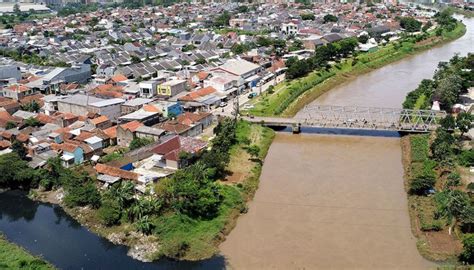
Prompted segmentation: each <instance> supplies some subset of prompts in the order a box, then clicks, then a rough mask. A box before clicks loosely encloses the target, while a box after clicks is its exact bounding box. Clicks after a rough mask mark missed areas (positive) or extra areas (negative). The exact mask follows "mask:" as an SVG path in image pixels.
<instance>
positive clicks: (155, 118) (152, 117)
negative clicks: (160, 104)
mask: <svg viewBox="0 0 474 270" xmlns="http://www.w3.org/2000/svg"><path fill="white" fill-rule="evenodd" d="M131 121H138V122H141V123H144V124H146V125H153V124H156V123H158V122H159V121H160V113H158V112H150V111H146V110H144V109H140V110H138V111H134V112H132V113H129V114H126V115H122V116H120V117H119V122H120V123H125V122H131Z"/></svg>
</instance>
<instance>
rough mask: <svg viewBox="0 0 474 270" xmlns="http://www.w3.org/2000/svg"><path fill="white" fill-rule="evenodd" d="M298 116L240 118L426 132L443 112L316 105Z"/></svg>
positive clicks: (297, 124) (434, 126) (277, 123)
mask: <svg viewBox="0 0 474 270" xmlns="http://www.w3.org/2000/svg"><path fill="white" fill-rule="evenodd" d="M302 115H305V116H304V117H295V118H284V117H257V116H256V117H245V116H244V117H241V118H242V119H244V120H247V121H250V122H252V123H260V124H263V125H268V126H293V127H296V128H299V127H319V128H339V129H362V130H388V131H405V132H430V131H433V130H436V129H437V128H438V127H439V120H440V119H442V118H444V117H445V116H446V112H444V111H431V110H406V109H393V108H366V107H364V108H363V107H341V106H319V105H316V106H311V107H306V108H305V109H303V113H302Z"/></svg>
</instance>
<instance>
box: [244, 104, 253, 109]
mask: <svg viewBox="0 0 474 270" xmlns="http://www.w3.org/2000/svg"><path fill="white" fill-rule="evenodd" d="M243 108H244V109H245V110H249V109H252V108H253V105H252V104H245V105H244V107H243Z"/></svg>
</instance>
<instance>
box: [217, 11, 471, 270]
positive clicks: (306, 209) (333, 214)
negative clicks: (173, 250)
mask: <svg viewBox="0 0 474 270" xmlns="http://www.w3.org/2000/svg"><path fill="white" fill-rule="evenodd" d="M464 22H465V24H466V25H467V33H466V35H464V36H463V37H461V38H460V39H458V40H455V41H453V42H451V43H448V44H445V45H443V46H440V47H436V48H433V49H431V50H428V51H425V52H423V53H420V54H417V55H415V56H412V57H410V58H407V59H403V60H401V61H398V62H396V63H393V64H390V65H387V66H385V67H383V68H381V69H378V70H375V71H373V72H370V73H367V74H364V75H361V76H358V77H357V78H355V79H354V80H352V81H350V82H348V83H346V84H343V85H340V86H339V87H336V88H334V89H332V90H331V91H329V92H327V93H326V94H324V95H322V96H321V97H319V98H318V99H317V100H315V101H314V104H323V105H339V106H366V107H388V108H400V107H401V104H402V102H403V100H404V98H405V96H406V94H407V92H409V91H411V90H413V89H415V88H416V87H417V85H418V84H419V83H420V81H421V80H422V79H429V78H431V77H432V75H433V73H434V71H435V69H436V67H437V65H438V62H440V61H447V60H449V59H450V58H451V57H452V56H454V54H455V53H460V54H461V55H465V54H467V53H468V52H472V51H473V49H474V45H473V44H474V19H467V20H464ZM307 131H311V130H307ZM313 131H314V130H313ZM317 133H320V134H308V133H305V132H303V133H302V134H299V135H292V134H289V133H284V132H282V133H279V134H277V136H276V138H275V140H274V142H273V143H272V145H271V147H270V150H269V153H268V156H267V158H266V160H265V164H264V167H263V170H262V175H261V178H260V186H259V189H258V190H257V193H256V194H255V198H254V200H253V201H252V202H251V203H250V205H249V211H248V213H247V214H246V215H245V216H242V217H241V218H240V219H239V221H238V223H237V226H236V228H235V229H234V230H233V231H232V232H231V233H230V235H229V236H228V238H227V240H226V241H225V242H224V243H223V244H222V245H221V251H222V253H223V254H224V256H225V257H226V258H228V260H229V264H230V265H231V267H232V268H235V269H430V268H433V267H435V265H434V264H433V263H431V262H429V261H427V260H425V259H424V258H422V257H421V255H420V254H419V253H418V251H417V248H416V238H415V237H414V236H413V235H412V233H411V229H410V219H409V216H408V209H407V206H408V204H407V198H406V193H405V191H404V187H403V166H402V163H401V159H402V158H401V148H400V140H399V138H398V134H397V133H380V132H378V133H375V132H364V133H362V132H357V131H349V132H340V131H336V130H331V131H330V132H329V133H332V134H339V135H337V136H334V135H331V136H329V135H327V134H321V133H328V132H327V131H323V132H321V131H317ZM348 135H356V136H348ZM357 135H365V136H357ZM367 135H374V136H375V137H370V136H367Z"/></svg>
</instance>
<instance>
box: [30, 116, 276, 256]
mask: <svg viewBox="0 0 474 270" xmlns="http://www.w3.org/2000/svg"><path fill="white" fill-rule="evenodd" d="M235 134H236V143H235V144H234V145H233V146H232V147H231V149H230V163H229V165H228V167H227V169H226V171H227V173H226V175H227V176H226V177H225V178H224V179H222V180H220V181H218V182H217V186H218V188H219V189H220V193H221V195H222V198H223V202H222V204H221V206H220V207H219V210H218V215H217V216H216V217H213V218H211V219H206V218H198V219H196V218H191V217H188V216H186V215H184V214H179V213H176V212H167V213H164V214H162V215H158V216H152V217H150V221H151V224H152V226H153V230H152V233H151V234H149V235H146V234H143V233H140V232H137V230H136V226H135V225H136V224H134V223H131V222H129V221H127V220H126V219H123V218H122V221H121V222H120V224H119V225H114V226H105V225H103V223H102V222H101V220H100V217H99V214H98V211H97V210H96V209H92V208H90V207H75V208H68V207H66V206H65V205H64V203H63V202H62V200H61V198H63V197H64V196H63V195H62V192H61V190H57V191H49V192H41V191H39V190H36V191H34V192H32V193H31V195H32V196H30V197H32V198H34V199H36V200H40V201H43V202H49V203H59V205H61V206H62V208H63V209H64V210H65V211H66V212H67V213H68V214H69V215H70V216H72V217H73V218H74V219H75V220H77V221H78V222H79V223H80V224H81V225H83V226H85V227H86V228H88V229H89V230H90V231H92V232H94V233H95V234H98V235H100V236H101V237H104V238H106V239H108V240H109V241H110V242H112V243H114V244H120V245H125V246H128V247H129V252H128V255H129V256H131V257H133V258H134V259H137V260H140V261H145V262H150V261H153V260H157V259H159V258H160V257H168V258H172V259H178V260H189V261H195V260H202V259H206V258H210V257H212V256H214V255H215V254H217V252H218V246H219V244H220V243H221V242H222V241H224V240H225V237H226V235H227V234H228V233H229V232H230V231H231V230H232V228H233V227H234V226H235V224H236V221H237V218H238V217H239V216H240V214H241V213H245V212H246V210H247V207H246V203H247V202H248V201H250V200H251V199H252V198H253V194H254V193H255V190H256V189H257V186H258V181H259V177H260V172H261V168H262V164H263V160H264V159H265V156H266V154H267V151H268V149H269V147H270V145H271V142H272V140H273V137H274V135H275V133H274V131H273V130H272V129H270V128H267V127H262V126H260V125H254V124H250V123H248V122H244V121H240V122H238V123H237V125H236V130H235ZM249 146H253V149H258V151H257V153H255V152H254V153H253V154H252V155H251V151H250V150H249Z"/></svg>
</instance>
